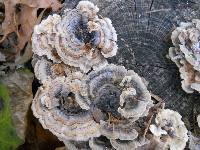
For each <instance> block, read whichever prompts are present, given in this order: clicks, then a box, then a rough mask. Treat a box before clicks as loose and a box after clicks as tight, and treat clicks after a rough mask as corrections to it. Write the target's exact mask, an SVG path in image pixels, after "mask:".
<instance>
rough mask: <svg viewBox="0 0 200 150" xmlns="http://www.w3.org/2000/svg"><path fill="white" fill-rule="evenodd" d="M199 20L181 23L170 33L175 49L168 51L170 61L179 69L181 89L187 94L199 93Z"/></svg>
mask: <svg viewBox="0 0 200 150" xmlns="http://www.w3.org/2000/svg"><path fill="white" fill-rule="evenodd" d="M199 38H200V20H198V19H194V20H192V22H189V23H181V24H180V27H177V28H176V29H175V30H174V31H173V32H172V36H171V39H172V42H173V45H174V46H175V47H171V48H170V49H169V57H170V59H171V60H172V61H173V62H175V63H176V65H177V66H178V67H179V72H180V76H181V78H182V79H183V81H182V88H183V90H184V91H185V92H187V93H192V92H193V91H194V90H196V91H198V92H200V63H199V62H200V41H199Z"/></svg>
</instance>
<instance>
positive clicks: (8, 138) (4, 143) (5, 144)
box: [0, 83, 23, 150]
mask: <svg viewBox="0 0 200 150" xmlns="http://www.w3.org/2000/svg"><path fill="white" fill-rule="evenodd" d="M0 98H1V101H2V103H3V108H2V109H1V110H0V150H15V149H16V148H17V147H18V146H19V145H20V144H22V142H23V141H22V140H21V139H19V137H18V136H17V134H16V132H15V128H14V126H13V125H12V119H11V111H10V105H9V103H10V97H9V92H8V89H7V87H6V86H5V85H3V84H1V83H0Z"/></svg>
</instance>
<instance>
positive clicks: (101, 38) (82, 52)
mask: <svg viewBox="0 0 200 150" xmlns="http://www.w3.org/2000/svg"><path fill="white" fill-rule="evenodd" d="M98 11H99V9H98V7H97V6H95V5H94V4H93V3H91V2H89V1H81V2H79V4H78V5H77V7H76V8H75V9H66V10H64V12H63V13H62V15H61V16H60V15H57V14H54V15H50V16H49V17H48V18H47V19H45V20H43V21H42V22H41V23H40V24H39V25H37V26H36V27H35V28H34V33H33V36H32V41H33V52H34V53H35V54H37V55H39V56H47V58H48V59H51V60H53V62H61V61H63V62H64V63H65V64H67V65H70V66H74V67H79V68H80V69H81V70H82V71H84V72H88V71H89V70H90V69H91V68H93V69H96V68H99V67H103V66H105V65H106V64H107V61H106V59H105V58H108V57H112V56H114V55H116V52H117V44H116V41H117V34H116V31H115V29H114V28H113V26H112V22H111V20H110V19H109V18H99V16H98V15H97V12H98Z"/></svg>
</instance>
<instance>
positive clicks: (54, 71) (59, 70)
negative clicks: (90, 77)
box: [32, 55, 85, 83]
mask: <svg viewBox="0 0 200 150" xmlns="http://www.w3.org/2000/svg"><path fill="white" fill-rule="evenodd" d="M32 66H33V67H34V72H35V76H36V78H37V79H38V80H40V82H41V83H45V82H46V81H47V80H48V79H55V78H56V77H61V76H65V77H68V79H70V80H71V81H74V80H76V79H78V80H81V79H82V78H83V77H84V75H85V74H84V73H83V72H81V71H80V69H79V68H75V67H71V66H68V65H65V64H64V63H53V62H52V61H50V60H48V59H46V58H45V57H39V56H36V55H34V57H33V60H32ZM77 82H78V81H76V83H77ZM74 83H75V82H74Z"/></svg>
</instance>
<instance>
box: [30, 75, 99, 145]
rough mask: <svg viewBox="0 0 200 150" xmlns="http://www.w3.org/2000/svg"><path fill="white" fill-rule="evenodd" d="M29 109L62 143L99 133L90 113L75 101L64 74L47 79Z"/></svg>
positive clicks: (83, 138) (95, 135) (96, 135)
mask: <svg viewBox="0 0 200 150" xmlns="http://www.w3.org/2000/svg"><path fill="white" fill-rule="evenodd" d="M32 110H33V114H34V115H35V116H36V117H37V118H38V119H39V121H40V123H41V124H42V126H43V127H44V128H45V129H49V130H50V131H51V132H52V133H53V134H54V135H56V136H57V137H58V138H59V139H60V140H62V141H64V142H65V141H67V140H77V141H79V140H82V141H84V140H88V139H89V138H91V137H98V136H99V135H100V133H99V127H100V126H99V124H97V123H96V122H95V121H94V120H93V117H92V116H91V114H90V112H88V111H86V110H83V109H81V108H80V107H79V105H78V104H77V103H76V100H75V97H74V94H73V93H72V92H71V91H70V82H69V81H68V80H67V79H66V78H65V77H57V78H56V79H54V80H48V81H46V82H45V84H44V85H43V86H42V87H40V88H39V90H38V91H37V94H36V96H35V98H34V100H33V103H32Z"/></svg>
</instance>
